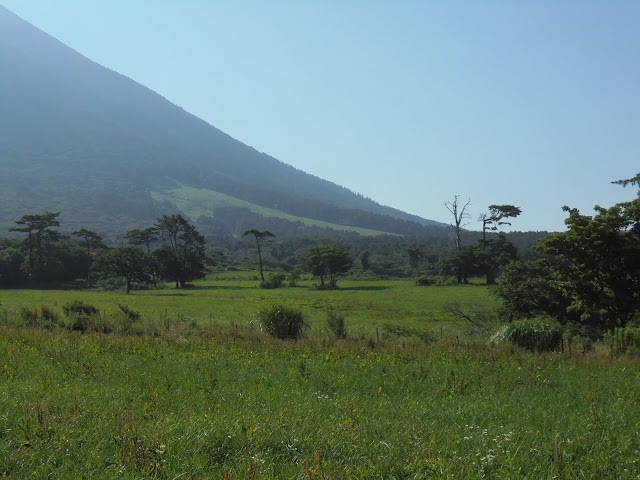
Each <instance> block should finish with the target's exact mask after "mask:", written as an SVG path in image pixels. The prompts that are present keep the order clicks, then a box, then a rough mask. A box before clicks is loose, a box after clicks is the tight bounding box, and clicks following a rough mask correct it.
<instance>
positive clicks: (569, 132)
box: [0, 0, 640, 230]
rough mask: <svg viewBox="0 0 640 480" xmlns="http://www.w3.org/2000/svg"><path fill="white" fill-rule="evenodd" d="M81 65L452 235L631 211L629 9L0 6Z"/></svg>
mask: <svg viewBox="0 0 640 480" xmlns="http://www.w3.org/2000/svg"><path fill="white" fill-rule="evenodd" d="M0 4H2V5H3V6H5V7H6V8H8V9H9V10H11V11H13V12H14V13H16V14H17V15H19V16H21V17H22V18H23V19H25V20H27V21H29V22H30V23H32V24H34V25H35V26H37V27H38V28H41V29H42V30H45V31H46V32H47V33H49V34H51V35H52V36H54V37H56V38H58V39H59V40H61V41H62V42H64V43H65V44H67V45H69V46H70V47H72V48H74V49H75V50H77V51H79V52H80V53H82V54H84V55H86V56H87V57H89V58H91V59H92V60H94V61H96V62H98V63H100V64H102V65H105V66H106V67H109V68H111V69H113V70H116V71H118V72H120V73H122V74H124V75H126V76H128V77H131V78H132V79H134V80H136V81H138V82H140V83H142V84H143V85H146V86H147V87H149V88H151V89H153V90H155V91H157V92H158V93H160V94H161V95H163V96H164V97H166V98H167V99H169V100H170V101H172V102H174V103H176V104H177V105H180V106H181V107H183V108H184V109H186V110H188V111H190V112H191V113H193V114H195V115H197V116H199V117H200V118H202V119H204V120H206V121H207V122H209V123H211V124H212V125H215V126H216V127H217V128H219V129H221V130H223V131H225V132H226V133H228V134H230V135H231V136H233V137H235V138H237V139H238V140H240V141H242V142H244V143H246V144H248V145H251V146H253V147H255V148H256V149H257V150H260V151H263V152H266V153H268V154H269V155H272V156H274V157H276V158H278V159H280V160H282V161H284V162H286V163H289V164H291V165H293V166H295V167H297V168H299V169H301V170H304V171H306V172H309V173H312V174H314V175H317V176H319V177H322V178H326V179H328V180H331V181H333V182H335V183H338V184H340V185H344V186H346V187H348V188H350V189H352V190H354V191H356V192H359V193H361V194H363V195H365V196H368V197H370V198H373V199H374V200H376V201H378V202H379V203H382V204H385V205H390V206H392V207H396V208H399V209H401V210H404V211H407V212H410V213H414V214H417V215H420V216H422V217H425V218H430V219H434V220H439V221H443V222H449V221H450V218H449V216H450V214H449V212H448V211H447V210H446V208H445V207H444V205H443V203H444V202H445V201H448V200H451V199H452V198H453V196H454V195H456V194H457V195H460V198H461V199H464V200H466V199H467V198H470V199H471V206H470V207H469V209H470V210H469V211H470V213H471V215H472V218H471V219H470V221H469V224H468V225H467V227H468V228H471V229H476V228H479V226H480V224H479V223H478V222H476V218H477V217H478V215H479V214H480V213H483V212H485V211H486V210H487V206H488V205H490V204H494V203H498V204H503V203H509V204H514V205H517V206H520V207H521V208H522V211H523V213H522V215H521V217H519V218H518V219H516V220H515V221H514V222H513V228H514V229H517V230H561V229H563V228H564V223H563V221H564V218H565V214H564V212H562V211H561V207H562V206H563V205H569V206H572V207H577V208H579V209H580V210H581V211H583V212H584V213H591V212H592V207H593V205H595V204H599V205H602V206H609V205H611V204H613V203H615V202H619V201H623V200H627V199H631V198H633V197H634V196H635V191H633V190H630V189H629V188H627V189H622V188H621V187H619V186H615V185H611V184H610V183H609V182H610V181H612V180H617V179H620V178H628V177H632V176H634V175H635V174H636V173H638V172H640V61H639V59H640V28H638V25H640V2H637V1H631V0H629V1H607V2H604V1H600V2H591V1H588V0H580V1H559V0H558V1H551V0H548V1H545V0H541V1H535V2H533V1H531V2H525V1H519V2H513V1H506V0H504V1H483V2H477V1H467V2H463V1H459V2H453V1H452V2H435V1H434V2H427V1H397V0H396V1H391V0H390V1H376V0H367V1H365V0H361V1H357V0H353V1H337V0H336V1H331V0H323V1H278V0H273V1H269V2H265V1H252V2H245V1H234V2H231V1H228V2H216V1H207V0H189V1H186V0H185V1H182V2H178V1H168V0H154V1H153V2H141V1H138V2H132V1H130V0H108V1H107V0H91V1H86V0H63V1H59V2H51V1H50V0H0Z"/></svg>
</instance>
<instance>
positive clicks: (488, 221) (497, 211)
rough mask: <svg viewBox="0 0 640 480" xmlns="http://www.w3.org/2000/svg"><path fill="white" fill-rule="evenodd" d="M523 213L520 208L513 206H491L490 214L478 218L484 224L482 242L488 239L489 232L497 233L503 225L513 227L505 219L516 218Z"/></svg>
mask: <svg viewBox="0 0 640 480" xmlns="http://www.w3.org/2000/svg"><path fill="white" fill-rule="evenodd" d="M521 213H522V210H520V208H518V207H515V206H513V205H489V213H483V214H481V215H480V217H478V221H479V222H482V241H483V242H484V241H486V239H487V230H492V231H497V230H498V229H499V228H500V227H501V226H502V225H511V223H510V222H507V221H505V220H504V219H505V218H515V217H517V216H518V215H520V214H521Z"/></svg>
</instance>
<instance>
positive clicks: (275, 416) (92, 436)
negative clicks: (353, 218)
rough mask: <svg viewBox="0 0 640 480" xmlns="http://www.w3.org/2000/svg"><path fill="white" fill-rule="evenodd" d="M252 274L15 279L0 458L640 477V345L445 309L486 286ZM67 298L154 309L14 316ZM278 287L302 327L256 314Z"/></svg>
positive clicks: (143, 471) (177, 469)
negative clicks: (633, 349) (628, 348)
mask: <svg viewBox="0 0 640 480" xmlns="http://www.w3.org/2000/svg"><path fill="white" fill-rule="evenodd" d="M255 284H257V282H256V281H255V280H253V279H251V276H249V278H247V277H246V276H241V277H239V278H238V279H235V280H233V279H229V278H227V279H224V280H223V279H219V280H217V281H216V280H215V278H212V279H209V280H208V281H206V282H203V283H202V284H198V285H197V287H198V288H194V289H189V290H185V291H175V290H170V289H166V290H161V291H156V292H151V293H150V292H137V293H135V294H133V295H131V296H129V297H125V296H122V295H119V294H115V293H105V292H59V291H33V292H29V291H2V292H0V294H1V297H0V301H2V303H3V306H4V307H8V308H9V309H10V310H11V312H12V313H11V314H10V315H7V320H8V325H7V324H3V322H2V321H1V320H0V476H5V477H8V478H20V479H23V478H126V479H133V478H163V479H165V478H166V479H178V478H214V479H226V478H240V479H250V478H256V479H261V478H282V479H289V478H299V479H328V478H331V479H342V478H357V479H369V478H380V479H392V478H398V479H399V478H406V479H408V478H531V479H541V478H639V477H638V475H639V472H640V464H639V462H640V434H639V432H640V361H639V360H638V359H637V358H633V357H621V358H617V359H612V358H611V357H610V356H609V354H608V352H607V351H606V349H597V350H596V351H595V352H591V353H587V354H583V353H582V352H579V351H578V352H576V351H575V349H574V350H573V351H571V352H569V351H568V350H566V351H565V352H564V353H554V354H534V353H530V352H526V351H521V350H518V349H513V348H508V347H495V346H489V345H488V343H487V342H486V340H485V339H484V338H481V337H472V336H469V335H465V327H464V326H456V325H451V324H449V323H447V322H446V319H445V318H444V314H443V313H442V312H441V308H442V306H443V305H445V304H446V302H448V301H451V300H452V299H455V300H458V301H460V302H469V303H473V302H479V303H480V304H482V305H484V306H485V307H486V308H493V307H495V303H494V300H493V299H492V298H491V297H490V296H489V295H488V294H487V292H486V290H485V289H484V288H483V287H479V286H469V287H464V288H455V287H453V288H439V289H438V288H435V287H434V288H429V287H428V288H424V287H420V288H419V287H414V286H413V285H411V284H410V283H409V282H373V283H372V282H346V281H345V282H343V284H342V286H343V289H341V290H340V291H337V292H318V291H315V290H310V289H308V288H305V287H299V288H294V289H283V290H279V291H263V290H260V289H256V288H253V287H254V285H255ZM72 299H81V300H84V301H85V302H87V303H92V304H95V305H96V306H99V307H100V309H101V311H104V312H107V315H114V316H115V315H117V313H116V308H117V303H118V302H124V301H126V303H128V304H129V305H130V306H132V307H135V308H137V309H140V311H141V312H142V313H143V319H142V320H140V322H143V323H144V322H155V324H157V326H158V328H157V329H156V330H154V331H153V332H151V333H150V332H148V331H147V330H145V329H141V330H135V329H134V330H133V333H118V332H117V331H114V332H112V333H110V334H104V333H95V332H92V333H78V332H69V331H67V330H66V329H63V328H55V329H51V330H47V329H44V330H41V329H40V328H38V327H35V328H25V327H20V326H16V325H14V323H15V322H16V321H17V320H16V319H15V318H14V317H13V316H14V315H17V313H16V312H18V311H20V308H19V307H20V306H36V307H39V306H40V305H41V304H47V305H50V306H52V305H54V303H55V302H57V306H55V308H60V306H61V305H62V304H63V303H64V302H67V301H70V300H72ZM274 301H286V303H287V304H295V305H298V306H299V307H300V308H301V309H303V311H304V312H305V314H307V315H308V318H309V321H310V323H311V326H312V328H311V330H310V332H308V334H307V336H306V337H305V338H304V339H303V340H299V341H279V340H274V339H271V338H269V337H267V336H265V335H264V334H263V333H262V332H260V331H259V330H258V329H257V328H256V327H255V325H253V324H251V323H250V322H248V321H247V319H248V318H249V317H250V316H251V315H252V314H253V313H255V312H256V311H257V310H258V309H259V308H260V307H261V306H262V305H266V304H270V303H272V302H274ZM328 306H333V307H334V308H335V309H337V310H339V311H341V312H342V313H343V314H344V315H345V318H346V320H347V325H348V327H349V328H350V329H351V331H352V334H351V335H350V336H349V338H347V339H346V340H336V339H335V338H333V337H331V336H330V335H329V334H328V333H327V332H326V331H325V329H324V312H323V310H324V309H326V308H327V307H328ZM165 310H167V315H168V316H170V317H171V318H174V317H175V318H178V315H183V316H184V319H182V320H176V322H175V324H174V325H173V326H171V328H170V329H169V331H166V329H165V328H163V321H164V320H163V319H162V318H156V317H157V316H160V317H162V315H163V314H164V311H165ZM209 314H211V315H212V317H211V319H210V318H209ZM154 318H155V320H154ZM388 323H395V324H396V325H403V324H404V325H406V326H407V327H413V328H420V329H422V328H425V329H426V328H432V329H434V330H435V331H436V332H439V330H440V326H443V327H444V328H445V329H449V330H448V331H449V332H450V333H449V334H445V335H444V336H443V337H442V338H439V337H438V338H436V340H435V341H433V342H424V341H421V340H420V339H418V338H413V337H402V336H393V335H390V334H385V335H381V338H376V336H375V333H374V332H375V327H374V325H379V326H380V327H379V328H382V327H381V326H382V325H385V324H388ZM360 331H362V332H364V333H360ZM455 336H459V337H458V339H456V338H455Z"/></svg>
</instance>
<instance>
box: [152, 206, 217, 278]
mask: <svg viewBox="0 0 640 480" xmlns="http://www.w3.org/2000/svg"><path fill="white" fill-rule="evenodd" d="M155 228H156V229H157V231H158V233H159V235H160V239H161V240H162V244H161V246H160V248H159V249H158V250H156V252H155V254H156V257H157V259H158V263H159V265H160V266H161V268H162V271H163V273H164V276H165V277H166V278H167V279H171V280H173V281H175V282H176V288H178V287H185V286H186V284H187V282H188V281H189V280H194V279H197V278H202V277H204V275H205V263H206V255H205V251H204V247H205V243H206V241H205V238H204V236H202V235H201V234H200V233H199V232H198V231H197V230H196V228H195V227H194V226H193V225H191V224H190V223H189V222H188V221H187V220H186V219H185V218H184V217H183V216H182V215H179V214H176V215H163V216H162V217H160V218H158V220H157V223H156V225H155Z"/></svg>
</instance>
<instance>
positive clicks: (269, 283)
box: [260, 273, 287, 289]
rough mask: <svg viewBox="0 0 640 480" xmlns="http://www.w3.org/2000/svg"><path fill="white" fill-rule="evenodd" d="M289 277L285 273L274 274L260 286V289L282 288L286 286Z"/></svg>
mask: <svg viewBox="0 0 640 480" xmlns="http://www.w3.org/2000/svg"><path fill="white" fill-rule="evenodd" d="M286 278H287V276H286V275H285V274H284V273H272V274H271V275H269V278H267V279H266V280H265V281H264V282H262V283H261V284H260V288H266V289H273V288H280V287H282V285H284V281H285V279H286Z"/></svg>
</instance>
